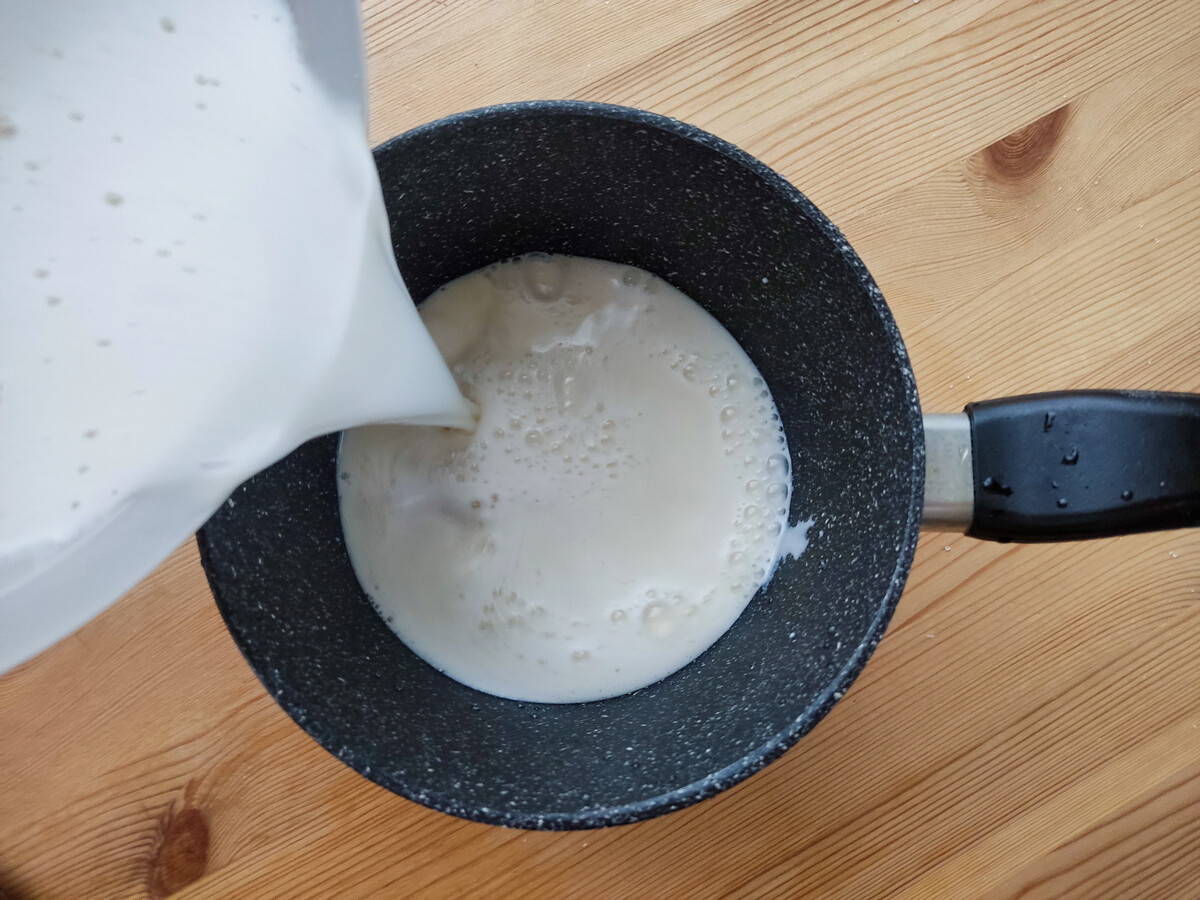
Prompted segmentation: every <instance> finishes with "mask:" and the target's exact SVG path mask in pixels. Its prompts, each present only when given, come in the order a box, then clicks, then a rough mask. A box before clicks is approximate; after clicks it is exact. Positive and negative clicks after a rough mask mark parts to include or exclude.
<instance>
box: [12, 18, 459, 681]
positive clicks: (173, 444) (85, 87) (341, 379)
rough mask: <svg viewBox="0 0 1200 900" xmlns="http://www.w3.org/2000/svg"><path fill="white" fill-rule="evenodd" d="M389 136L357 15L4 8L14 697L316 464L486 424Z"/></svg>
mask: <svg viewBox="0 0 1200 900" xmlns="http://www.w3.org/2000/svg"><path fill="white" fill-rule="evenodd" d="M365 118H366V104H365V93H364V76H363V53H362V36H361V28H360V23H359V17H358V9H357V5H356V4H355V3H354V2H352V0H338V2H331V0H292V2H289V3H285V2H284V0H216V2H214V0H205V2H199V0H181V2H168V3H164V4H161V5H160V4H154V5H153V6H151V5H149V4H145V3H142V2H138V0H93V2H89V3H71V2H66V0H62V2H48V0H42V2H38V3H29V2H26V0H0V671H3V670H4V669H6V668H8V667H10V666H12V665H14V664H16V663H18V662H20V661H21V660H23V659H25V658H27V657H29V656H31V655H32V654H34V653H36V652H37V651H39V650H41V649H42V648H44V647H46V646H47V645H49V644H50V643H52V642H53V641H55V640H57V639H58V638H60V637H62V636H63V635H65V634H67V633H69V632H70V631H71V630H73V629H74V628H76V627H78V626H79V625H81V624H82V623H83V622H85V621H87V620H88V619H89V618H91V617H92V616H94V615H95V614H96V613H98V612H99V611H100V610H102V609H103V608H104V607H105V606H107V605H108V604H110V603H111V602H113V601H114V600H115V599H116V598H117V597H119V596H120V595H121V594H122V593H123V592H124V591H126V590H128V589H129V588H130V587H132V586H133V585H134V584H135V583H136V582H137V581H138V580H139V579H141V578H142V577H143V576H145V575H146V574H147V573H148V572H149V571H150V570H151V569H152V568H153V567H154V566H155V565H156V564H157V563H158V562H159V561H161V560H162V559H163V558H164V557H165V556H166V555H167V554H168V553H169V552H170V551H171V550H172V549H174V548H175V547H176V546H178V545H179V544H180V543H181V542H182V541H184V540H185V539H186V538H187V536H188V535H189V534H190V533H191V532H193V531H194V530H195V529H196V528H197V527H198V526H199V525H200V524H201V523H203V522H204V520H205V519H206V518H207V517H208V516H209V515H210V514H211V513H212V512H213V511H214V510H215V509H216V508H217V507H218V506H219V505H220V504H221V503H222V502H224V501H225V498H226V497H227V496H228V495H229V493H230V492H231V491H232V490H233V488H234V487H236V486H237V485H238V484H239V483H240V482H241V481H243V480H245V479H246V478H247V477H249V476H250V475H252V474H253V473H254V472H256V471H258V470H260V469H262V468H264V467H265V466H267V465H269V464H270V463H272V462H274V461H275V460H277V459H279V458H280V457H282V456H283V455H285V454H286V453H288V452H289V451H290V450H291V449H293V448H294V447H295V446H297V445H298V444H299V443H301V442H303V441H304V440H306V439H307V438H309V437H312V436H314V435H317V434H321V433H325V432H329V431H334V430H338V429H341V428H344V427H347V426H350V425H354V424H361V423H364V422H369V421H410V422H425V423H431V424H463V423H464V416H465V413H464V405H465V404H464V401H463V400H462V398H461V397H460V396H459V394H458V391H457V389H456V388H455V386H454V382H453V379H452V377H451V375H450V373H449V371H448V370H447V369H446V367H445V365H444V364H443V363H442V361H441V358H440V357H439V356H438V354H437V351H436V349H435V348H434V346H433V344H432V342H431V341H430V339H429V337H428V334H427V333H426V332H425V330H424V328H423V327H422V326H421V324H420V320H419V319H418V317H417V315H416V313H415V310H414V308H413V305H412V302H411V300H409V299H408V296H407V294H406V293H405V292H404V290H403V286H402V283H401V282H400V279H399V275H398V274H397V272H396V269H395V263H394V261H393V259H392V254H391V246H390V241H389V239H388V235H387V225H386V218H385V213H384V210H383V208H382V202H381V200H380V198H379V191H378V176H377V175H376V172H375V169H374V166H373V164H372V162H371V156H370V152H369V149H368V147H367V142H366V137H365V128H364V123H365Z"/></svg>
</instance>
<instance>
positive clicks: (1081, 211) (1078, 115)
mask: <svg viewBox="0 0 1200 900" xmlns="http://www.w3.org/2000/svg"><path fill="white" fill-rule="evenodd" d="M366 23H367V34H368V48H369V52H370V89H371V101H372V109H371V112H372V128H371V136H372V139H373V140H381V139H383V138H386V137H388V136H390V135H392V134H395V133H397V132H400V131H403V130H405V129H407V128H409V127H411V126H413V125H417V124H419V123H422V122H425V121H428V120H431V119H435V118H437V117H439V116H442V115H445V114H447V113H451V112H455V111H458V110H462V109H468V108H471V107H476V106H481V105H484V104H489V103H495V102H499V101H507V100H518V99H531V98H545V97H577V98H585V99H592V100H603V101H609V102H613V103H622V104H628V105H633V106H640V107H645V108H648V109H651V110H655V111H658V112H662V113H667V114H669V115H672V116H676V117H679V118H681V119H684V120H686V121H689V122H693V123H695V124H697V125H699V126H701V127H703V128H706V129H708V130H710V131H713V132H715V133H716V134H718V135H720V136H722V137H724V138H727V139H729V140H731V141H733V142H734V143H736V144H739V145H740V146H742V147H744V148H745V149H746V150H748V151H749V152H750V153H752V154H754V155H756V156H758V157H759V158H761V159H763V160H764V161H765V162H767V163H768V164H769V165H771V166H773V167H775V168H776V169H778V170H779V171H780V172H782V173H783V174H784V175H785V176H787V177H788V178H789V179H791V180H792V181H793V182H794V183H795V184H796V185H797V186H799V187H800V189H801V190H803V191H804V192H805V193H806V194H808V196H809V197H811V198H812V199H813V200H814V201H815V202H816V203H817V205H818V206H820V207H821V209H823V210H824V211H825V212H826V213H827V214H828V215H829V216H830V217H831V218H832V219H833V220H834V221H835V222H836V223H838V224H839V225H840V226H841V227H842V229H843V231H844V232H845V233H846V235H847V236H848V238H849V239H850V241H851V243H852V244H853V245H854V247H855V248H856V249H857V250H858V252H859V253H860V254H861V255H862V257H863V259H864V260H865V261H866V263H867V265H868V267H869V268H870V269H871V271H872V272H873V273H874V275H875V277H876V279H877V280H878V282H879V284H880V286H881V287H882V289H883V292H884V295H885V296H886V297H887V298H888V300H889V302H890V303H891V306H892V309H893V310H894V312H895V315H896V318H897V320H898V321H899V323H900V327H901V330H902V332H903V333H904V336H905V339H906V341H907V343H908V348H909V351H910V353H911V355H912V359H913V364H914V366H915V368H916V373H917V379H918V382H919V386H920V391H921V396H922V399H923V403H924V405H925V408H926V409H927V410H942V411H949V410H957V409H960V408H961V407H962V406H963V404H964V403H966V402H968V401H970V400H975V399H981V398H985V397H992V396H999V395H1003V394H1008V393H1019V392H1026V391H1034V390H1044V389H1054V388H1104V387H1111V388H1115V387H1124V388H1160V389H1170V390H1179V391H1200V291H1198V288H1197V285H1200V172H1198V171H1197V166H1198V164H1200V4H1198V3H1196V2H1195V0H1175V2H1167V0H1164V2H1132V0H1128V2H1127V0H1119V2H1113V0H1093V2H1083V0H1081V2H1070V3H1068V2H1026V0H978V2H976V0H954V2H951V0H945V2H943V0H919V2H912V0H886V2H885V0H860V2H846V3H836V4H816V3H799V2H795V0H759V2H751V0H705V2H692V3H686V2H681V0H640V2H624V0H603V2H602V0H587V2H566V0H563V2H559V3H549V2H544V0H401V2H377V3H370V4H369V5H368V8H367V9H366ZM0 894H3V895H4V896H6V897H8V898H10V900H18V898H21V900H24V898H43V897H68V898H79V897H144V896H150V897H163V896H166V895H172V896H174V895H176V894H177V895H178V896H180V897H212V898H229V897H249V898H267V897H337V898H345V897H367V896H370V897H380V896H395V897H404V896H447V897H458V896H465V895H475V896H483V897H500V896H519V897H526V896H533V897H542V896H580V897H634V896H678V897H712V896H726V895H736V896H779V897H871V898H874V897H891V896H902V897H949V898H959V897H974V896H983V895H986V896H995V897H1005V896H1015V895H1020V896H1028V897H1055V898H1057V897H1068V896H1069V897H1082V898H1099V897H1117V896H1121V897H1126V896H1127V897H1137V898H1147V897H1159V896H1161V897H1172V898H1174V897H1200V532H1198V531H1197V530H1191V531H1184V532H1174V533H1162V534H1153V535H1143V536H1138V537H1127V538H1122V539H1115V540H1105V541H1095V542H1090V543H1084V544H1075V545H1063V546H1014V545H1007V546H1004V545H996V544H985V543H980V542H976V541H972V540H969V539H966V538H964V537H961V536H946V535H938V534H925V535H923V537H922V539H921V545H920V548H919V549H918V551H917V559H916V565H915V566H914V568H913V571H912V575H911V577H910V579H909V585H908V590H907V592H906V593H905V595H904V598H903V600H902V601H901V603H900V607H899V609H898V611H897V613H896V617H895V619H894V620H893V622H892V625H891V628H890V629H889V631H888V633H887V637H886V638H885V639H884V641H883V642H882V643H881V644H880V646H879V650H878V652H877V653H876V654H875V656H874V658H873V659H872V660H871V662H870V664H869V665H868V666H867V668H866V670H865V672H864V673H863V675H862V677H861V678H860V679H859V680H858V682H857V683H856V684H855V686H854V687H853V689H852V690H851V691H850V692H849V693H848V694H847V696H846V698H845V699H844V700H843V701H842V702H841V703H840V704H839V705H838V706H837V707H836V708H835V709H834V710H833V712H832V713H831V714H830V715H829V716H828V718H827V719H825V721H824V722H822V723H821V724H820V725H819V726H818V727H817V728H816V730H815V731H814V732H813V733H812V734H810V735H809V736H808V737H806V738H805V739H804V740H803V741H801V742H800V744H799V745H797V746H796V747H795V748H794V749H792V750H791V751H790V752H788V753H787V754H786V755H785V756H784V757H783V758H782V759H781V760H779V761H778V762H776V763H774V764H773V765H771V766H769V767H768V768H767V769H766V770H765V771H764V772H762V773H760V774H758V775H756V776H755V777H753V778H751V779H750V780H749V781H747V782H744V783H743V784H741V785H739V786H738V787H736V788H734V789H733V790H731V791H729V792H727V793H725V794H724V795H722V796H720V797H718V798H716V799H713V800H710V801H708V802H705V803H702V804H700V805H699V806H696V807H692V808H690V809H688V810H685V811H683V812H679V813H675V814H672V815H670V816H667V817H665V818H661V819H657V820H654V821H650V822H646V823H642V824H639V825H634V826H627V827H624V828H619V829H610V830H606V831H603V832H576V833H567V834H543V833H524V832H518V831H509V830H504V829H500V828H493V827H488V826H484V825H478V824H475V823H470V822H465V821H459V820H456V819H452V818H449V817H447V816H443V815H441V814H439V813H434V812H431V811H429V810H426V809H424V808H423V807H420V806H417V805H415V804H413V803H410V802H408V801H406V800H403V799H400V798H398V797H395V796H392V795H391V794H389V793H387V792H386V791H384V790H383V789H381V788H378V787H376V786H375V785H373V784H371V783H370V782H368V781H366V780H364V779H362V778H360V777H359V776H358V775H356V774H354V773H353V772H352V771H350V770H349V769H347V768H345V767H343V766H342V765H341V764H340V763H338V762H337V761H336V760H334V758H333V757H332V756H330V755H328V754H327V753H325V751H323V750H321V749H320V748H319V747H318V746H317V745H316V744H314V743H313V742H312V741H310V740H309V739H308V737H306V736H305V735H304V733H303V732H301V730H300V729H299V728H298V727H297V726H296V725H294V724H293V723H292V722H291V721H290V720H289V719H288V718H287V717H286V716H285V715H284V714H283V713H282V712H281V711H280V710H279V709H278V708H277V707H276V706H275V704H274V703H273V702H272V701H271V699H270V698H269V697H268V696H267V694H266V693H265V691H264V690H263V688H262V687H261V686H260V685H259V683H258V682H257V681H256V680H255V678H254V676H253V675H252V674H251V672H250V670H249V668H247V666H246V664H245V663H244V662H243V661H242V659H241V657H240V656H239V654H238V651H237V650H236V649H235V647H234V645H233V642H232V641H231V639H230V638H229V635H228V634H227V633H226V631H225V629H224V627H223V625H222V623H221V620H220V618H219V617H218V615H217V611H216V608H215V606H214V605H213V602H212V598H211V596H210V595H209V592H208V589H207V587H206V585H205V580H204V576H203V574H202V572H201V570H200V566H199V563H198V560H197V555H196V548H195V545H194V543H193V542H192V541H188V542H187V544H186V545H184V546H183V547H181V548H180V549H179V550H178V551H177V552H176V553H175V554H174V555H173V556H172V557H171V558H170V559H169V560H167V561H166V562H165V563H164V564H163V565H162V566H161V567H160V568H159V569H158V570H157V571H156V572H155V573H154V574H153V575H151V576H150V577H149V578H147V579H146V581H145V582H144V583H143V584H141V585H140V586H139V587H138V588H137V589H135V590H134V591H132V592H131V593H130V594H129V596H127V597H126V598H124V599H123V600H121V601H120V602H119V603H117V604H116V605H115V606H114V607H112V608H111V609H110V610H109V611H108V612H106V613H104V614H103V615H102V616H100V617H99V618H98V619H96V620H95V621H93V622H92V623H91V624H90V625H88V626H86V627H85V628H83V629H82V630H80V631H79V632H78V633H76V634H75V635H73V636H71V637H69V638H67V639H65V640H64V641H62V642H61V643H60V644H58V645H57V646H55V647H53V648H51V649H50V650H48V651H47V652H45V653H43V654H42V655H41V656H39V657H37V658H36V659H34V660H32V661H31V662H29V663H27V664H25V665H23V666H21V667H19V668H18V669H16V670H14V671H12V672H10V673H9V674H7V675H6V676H4V677H3V678H2V679H0Z"/></svg>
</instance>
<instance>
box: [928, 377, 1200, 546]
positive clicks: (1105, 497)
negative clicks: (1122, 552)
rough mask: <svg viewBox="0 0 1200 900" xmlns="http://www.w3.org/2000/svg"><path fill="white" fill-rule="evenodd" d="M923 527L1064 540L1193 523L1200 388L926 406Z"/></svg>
mask: <svg viewBox="0 0 1200 900" xmlns="http://www.w3.org/2000/svg"><path fill="white" fill-rule="evenodd" d="M925 437H926V476H925V481H926V485H925V517H924V521H923V523H922V524H923V525H924V526H925V527H928V528H933V529H938V530H957V531H965V532H966V533H967V534H969V535H971V536H973V537H977V538H983V539H985V540H992V541H1025V542H1032V541H1073V540H1082V539H1084V538H1096V537H1109V536H1112V535H1117V534H1133V533H1135V532H1139V531H1157V530H1160V529H1165V528H1186V527H1189V526H1195V525H1200V394H1168V393H1161V392H1156V391H1060V392H1055V393H1046V394H1028V395H1025V396H1021V397H1006V398H1003V399H999V400H984V401H981V402H979V403H971V404H968V405H967V407H966V409H965V410H964V411H963V412H962V413H958V414H952V415H927V416H925Z"/></svg>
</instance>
